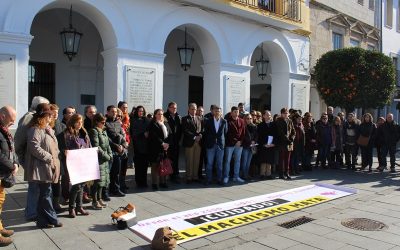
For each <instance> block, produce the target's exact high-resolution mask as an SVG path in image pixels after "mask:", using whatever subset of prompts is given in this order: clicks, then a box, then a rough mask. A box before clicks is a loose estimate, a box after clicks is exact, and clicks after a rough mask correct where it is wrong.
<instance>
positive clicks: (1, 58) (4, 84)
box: [0, 54, 16, 108]
mask: <svg viewBox="0 0 400 250" xmlns="http://www.w3.org/2000/svg"><path fill="white" fill-rule="evenodd" d="M15 100H16V98H15V57H14V56H12V55H4V54H3V55H1V54H0V107H3V106H5V105H11V106H12V107H14V108H16V102H15Z"/></svg>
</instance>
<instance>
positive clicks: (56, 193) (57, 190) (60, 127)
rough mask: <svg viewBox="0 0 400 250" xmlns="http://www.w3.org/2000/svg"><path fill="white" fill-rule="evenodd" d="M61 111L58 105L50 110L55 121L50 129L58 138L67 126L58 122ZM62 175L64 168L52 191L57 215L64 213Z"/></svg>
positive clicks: (52, 185) (52, 186) (54, 105)
mask: <svg viewBox="0 0 400 250" xmlns="http://www.w3.org/2000/svg"><path fill="white" fill-rule="evenodd" d="M59 109H60V108H59V107H58V106H57V105H56V104H50V110H51V111H52V112H53V119H51V122H50V127H51V128H52V129H53V130H54V135H55V136H56V138H58V136H59V135H60V134H62V133H63V132H64V129H65V125H64V124H63V123H61V122H60V120H58V111H59ZM57 140H58V139H57ZM57 145H58V144H57ZM61 175H62V167H61V166H60V177H59V178H58V181H57V182H56V183H53V184H51V189H52V193H53V207H54V210H56V212H57V213H60V212H62V211H63V209H62V207H61V206H60V198H61Z"/></svg>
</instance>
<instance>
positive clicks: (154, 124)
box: [148, 109, 171, 190]
mask: <svg viewBox="0 0 400 250" xmlns="http://www.w3.org/2000/svg"><path fill="white" fill-rule="evenodd" d="M148 130H149V140H148V154H149V161H150V163H151V179H152V188H153V190H157V189H158V185H160V187H162V188H168V186H167V178H166V176H163V177H160V176H159V168H160V160H161V159H162V157H164V156H165V154H166V153H167V150H168V147H169V138H170V134H171V129H170V128H169V126H168V123H166V122H164V111H163V110H162V109H156V110H155V111H154V118H153V120H152V121H151V122H150V124H149V128H148Z"/></svg>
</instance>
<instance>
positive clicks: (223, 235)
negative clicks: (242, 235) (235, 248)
mask: <svg viewBox="0 0 400 250" xmlns="http://www.w3.org/2000/svg"><path fill="white" fill-rule="evenodd" d="M233 237H236V234H234V233H232V232H230V231H229V230H228V231H223V232H220V233H216V234H212V235H210V236H207V237H206V238H207V239H208V240H210V241H212V242H220V241H223V240H226V239H230V238H233Z"/></svg>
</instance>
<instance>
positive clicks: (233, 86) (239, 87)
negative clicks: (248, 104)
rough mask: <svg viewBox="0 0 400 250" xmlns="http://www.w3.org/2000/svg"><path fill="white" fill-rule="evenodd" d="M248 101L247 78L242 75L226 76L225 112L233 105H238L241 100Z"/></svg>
mask: <svg viewBox="0 0 400 250" xmlns="http://www.w3.org/2000/svg"><path fill="white" fill-rule="evenodd" d="M245 101H246V78H245V77H240V76H229V75H226V76H225V110H224V111H223V113H228V112H230V111H231V107H232V106H237V105H238V104H239V102H242V103H245Z"/></svg>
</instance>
